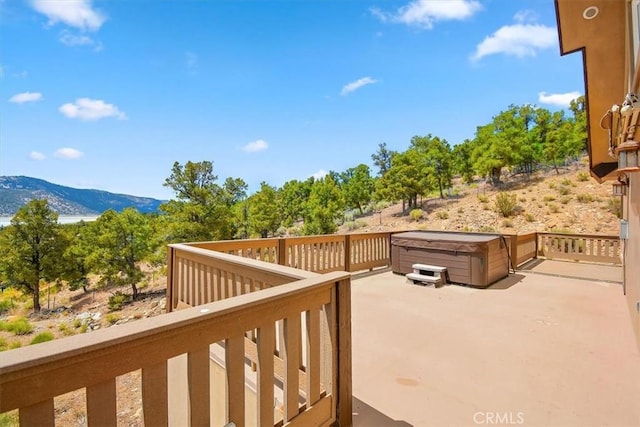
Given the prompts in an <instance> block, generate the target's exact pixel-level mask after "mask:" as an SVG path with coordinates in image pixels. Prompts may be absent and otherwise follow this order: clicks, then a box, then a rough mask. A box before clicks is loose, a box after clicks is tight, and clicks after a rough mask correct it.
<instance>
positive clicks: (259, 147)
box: [242, 139, 269, 153]
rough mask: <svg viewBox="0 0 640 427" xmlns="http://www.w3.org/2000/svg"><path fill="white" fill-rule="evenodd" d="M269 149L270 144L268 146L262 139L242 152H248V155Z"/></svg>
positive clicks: (251, 143)
mask: <svg viewBox="0 0 640 427" xmlns="http://www.w3.org/2000/svg"><path fill="white" fill-rule="evenodd" d="M267 148H269V144H267V142H266V141H264V140H262V139H258V140H256V141H253V142H250V143H248V144H247V145H245V146H244V147H242V150H243V151H246V152H247V153H256V152H258V151H263V150H266V149H267Z"/></svg>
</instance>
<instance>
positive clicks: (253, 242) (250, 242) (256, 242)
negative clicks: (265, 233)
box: [182, 237, 280, 248]
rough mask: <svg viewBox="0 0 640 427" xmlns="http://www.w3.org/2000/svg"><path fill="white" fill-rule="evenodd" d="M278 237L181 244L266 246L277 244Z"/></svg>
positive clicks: (196, 246)
mask: <svg viewBox="0 0 640 427" xmlns="http://www.w3.org/2000/svg"><path fill="white" fill-rule="evenodd" d="M279 240H280V239H279V238H277V237H272V238H268V239H240V240H212V241H208V242H188V243H182V244H183V245H188V246H192V247H195V248H206V247H209V246H230V247H234V248H255V247H257V248H266V247H269V246H277V245H278V242H279Z"/></svg>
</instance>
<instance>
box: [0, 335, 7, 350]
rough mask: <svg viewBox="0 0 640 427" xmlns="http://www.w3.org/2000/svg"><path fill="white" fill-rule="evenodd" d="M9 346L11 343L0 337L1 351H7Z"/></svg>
mask: <svg viewBox="0 0 640 427" xmlns="http://www.w3.org/2000/svg"><path fill="white" fill-rule="evenodd" d="M8 348H9V343H7V340H5V339H4V338H0V351H5V350H6V349H8Z"/></svg>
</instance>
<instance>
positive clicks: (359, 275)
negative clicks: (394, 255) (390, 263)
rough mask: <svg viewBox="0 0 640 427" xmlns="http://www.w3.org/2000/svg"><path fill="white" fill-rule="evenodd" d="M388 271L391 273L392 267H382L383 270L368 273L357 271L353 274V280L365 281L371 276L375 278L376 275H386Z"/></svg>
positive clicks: (375, 269) (378, 269) (377, 269)
mask: <svg viewBox="0 0 640 427" xmlns="http://www.w3.org/2000/svg"><path fill="white" fill-rule="evenodd" d="M387 271H391V267H382V268H374V269H373V270H366V271H357V272H355V273H351V279H352V280H356V279H363V278H365V277H369V276H375V275H376V274H380V273H386V272H387Z"/></svg>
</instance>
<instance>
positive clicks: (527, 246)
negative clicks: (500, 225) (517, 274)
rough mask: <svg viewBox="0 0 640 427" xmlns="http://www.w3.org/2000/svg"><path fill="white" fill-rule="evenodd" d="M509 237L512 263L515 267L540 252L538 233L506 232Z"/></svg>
mask: <svg viewBox="0 0 640 427" xmlns="http://www.w3.org/2000/svg"><path fill="white" fill-rule="evenodd" d="M505 237H508V238H509V247H510V256H511V264H512V266H513V268H514V269H517V268H518V266H519V265H522V264H524V263H525V262H527V261H529V260H531V259H533V258H535V257H536V254H537V253H538V248H537V244H538V237H537V233H535V232H533V233H527V234H505Z"/></svg>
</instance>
